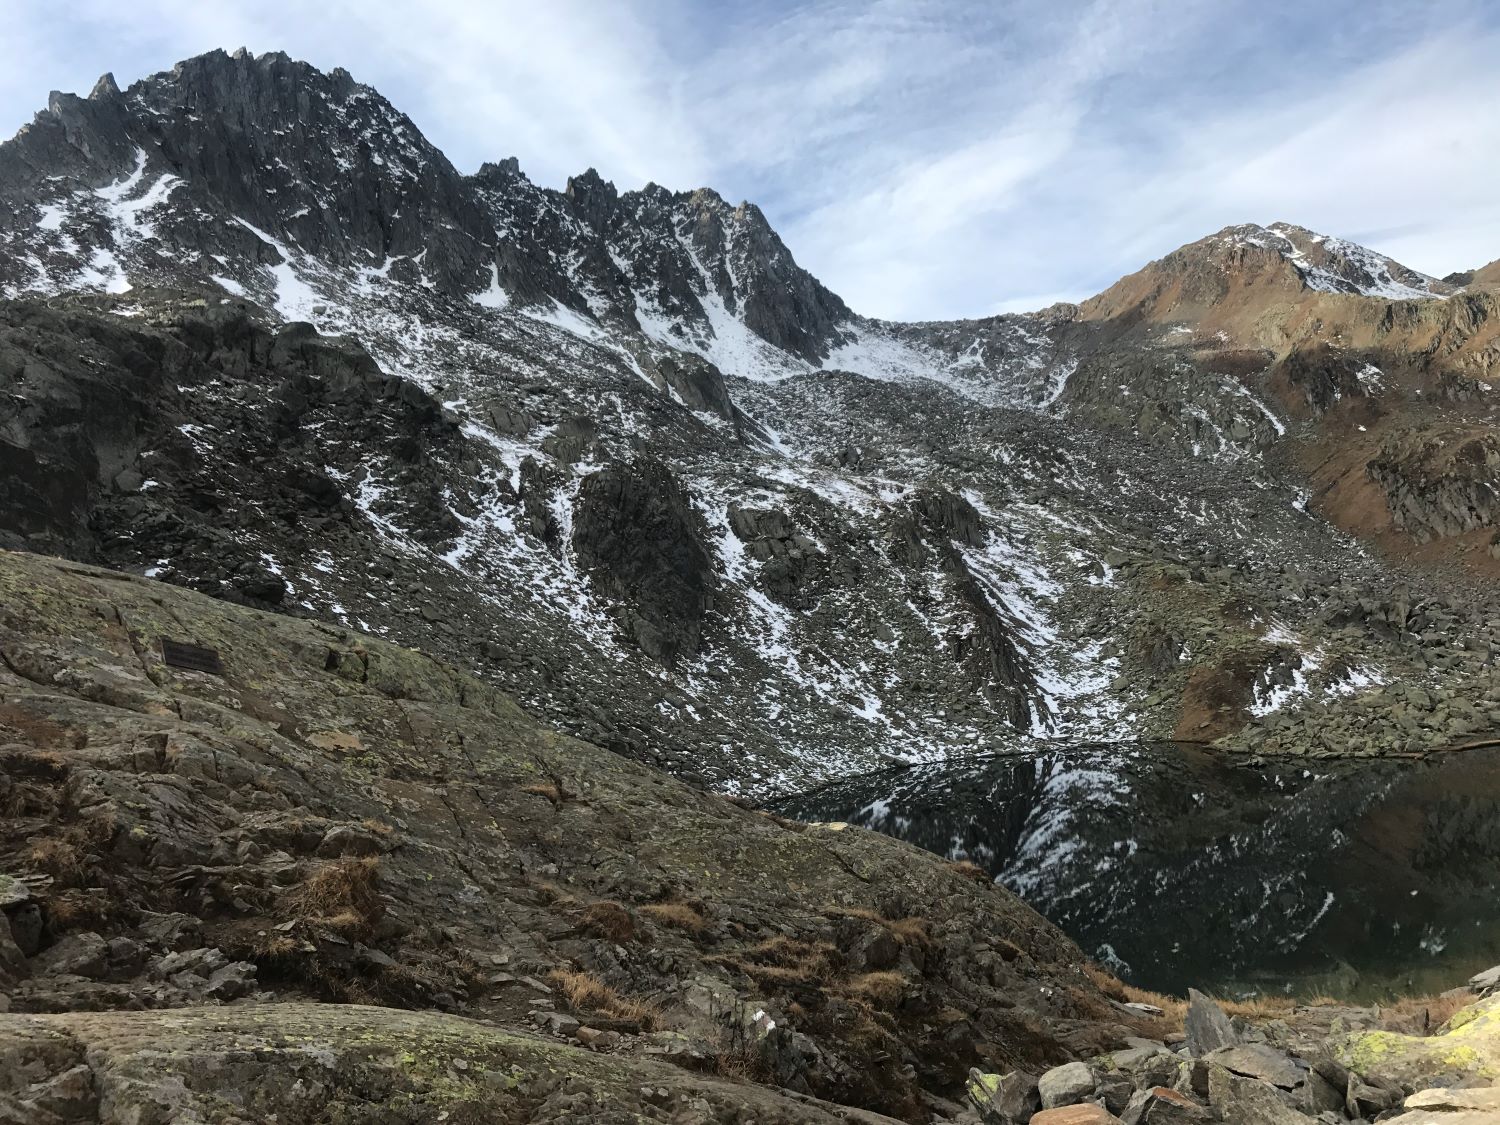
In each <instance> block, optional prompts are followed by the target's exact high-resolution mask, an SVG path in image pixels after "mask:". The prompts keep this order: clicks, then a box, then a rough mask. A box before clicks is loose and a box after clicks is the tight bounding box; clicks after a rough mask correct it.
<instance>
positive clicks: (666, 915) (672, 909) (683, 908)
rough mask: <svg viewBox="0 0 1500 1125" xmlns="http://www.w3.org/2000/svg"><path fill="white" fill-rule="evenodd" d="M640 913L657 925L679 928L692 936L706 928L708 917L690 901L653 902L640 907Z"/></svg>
mask: <svg viewBox="0 0 1500 1125" xmlns="http://www.w3.org/2000/svg"><path fill="white" fill-rule="evenodd" d="M640 913H642V914H644V915H645V916H646V917H647V918H650V919H651V920H652V921H653V922H655V923H656V924H657V925H658V926H666V927H668V928H670V929H674V930H681V931H683V933H686V934H689V935H691V936H693V937H697V936H698V935H699V934H701V933H703V931H704V930H706V929H708V919H707V918H705V917H704V916H703V911H702V910H700V909H699V908H698V907H697V906H695V905H693V904H692V903H687V902H653V903H650V904H648V905H646V906H643V907H641V908H640Z"/></svg>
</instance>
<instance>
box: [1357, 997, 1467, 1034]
mask: <svg viewBox="0 0 1500 1125" xmlns="http://www.w3.org/2000/svg"><path fill="white" fill-rule="evenodd" d="M1473 1001H1474V996H1473V995H1471V994H1469V993H1465V992H1457V991H1455V994H1453V995H1439V996H1403V997H1402V998H1401V999H1400V1000H1397V1001H1396V1002H1395V1003H1394V1004H1390V1005H1388V1006H1386V1007H1383V1008H1381V1010H1380V1027H1381V1030H1383V1031H1396V1032H1400V1033H1402V1034H1404V1035H1433V1034H1436V1032H1437V1030H1438V1029H1439V1028H1440V1027H1442V1026H1443V1024H1445V1023H1447V1022H1448V1021H1449V1020H1450V1019H1452V1018H1453V1015H1454V1013H1455V1012H1457V1011H1458V1010H1459V1009H1460V1008H1464V1007H1467V1006H1468V1005H1469V1004H1471V1003H1473Z"/></svg>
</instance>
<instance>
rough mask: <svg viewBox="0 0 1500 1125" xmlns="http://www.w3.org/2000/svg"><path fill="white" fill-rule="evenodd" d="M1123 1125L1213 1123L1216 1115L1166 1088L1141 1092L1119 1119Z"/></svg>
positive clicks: (1185, 1096) (1152, 1088)
mask: <svg viewBox="0 0 1500 1125" xmlns="http://www.w3.org/2000/svg"><path fill="white" fill-rule="evenodd" d="M1120 1120H1121V1121H1122V1122H1124V1125H1193V1123H1195V1122H1199V1121H1213V1120H1214V1112H1213V1110H1211V1109H1209V1108H1208V1107H1207V1106H1202V1105H1199V1104H1198V1103H1197V1102H1195V1101H1194V1100H1193V1099H1192V1098H1190V1097H1188V1096H1187V1095H1186V1094H1180V1093H1178V1092H1177V1091H1176V1090H1172V1089H1169V1088H1167V1087H1165V1086H1153V1087H1151V1088H1150V1089H1148V1090H1138V1091H1136V1093H1135V1095H1134V1096H1133V1097H1132V1098H1131V1099H1130V1104H1129V1105H1127V1106H1126V1107H1125V1112H1124V1113H1122V1114H1121V1115H1120Z"/></svg>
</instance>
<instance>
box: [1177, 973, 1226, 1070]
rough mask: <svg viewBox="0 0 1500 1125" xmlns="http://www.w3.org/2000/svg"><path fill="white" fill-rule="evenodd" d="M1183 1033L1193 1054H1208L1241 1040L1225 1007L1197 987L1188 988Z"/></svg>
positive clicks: (1189, 1051) (1189, 1050)
mask: <svg viewBox="0 0 1500 1125" xmlns="http://www.w3.org/2000/svg"><path fill="white" fill-rule="evenodd" d="M1182 1030H1183V1033H1184V1034H1185V1035H1186V1036H1187V1049H1188V1053H1189V1054H1191V1055H1206V1054H1208V1053H1209V1052H1211V1051H1218V1050H1221V1049H1222V1048H1224V1047H1233V1046H1235V1045H1237V1044H1238V1043H1239V1041H1240V1037H1239V1034H1238V1033H1237V1032H1236V1031H1235V1030H1234V1025H1233V1024H1232V1023H1230V1021H1229V1017H1228V1016H1227V1015H1225V1014H1224V1009H1223V1008H1221V1007H1219V1005H1218V1004H1217V1003H1216V1002H1215V1001H1214V1000H1213V999H1212V998H1210V997H1208V996H1205V995H1204V994H1203V993H1201V992H1199V991H1198V990H1197V989H1196V988H1190V989H1188V1010H1187V1015H1186V1016H1185V1017H1184V1019H1183V1027H1182Z"/></svg>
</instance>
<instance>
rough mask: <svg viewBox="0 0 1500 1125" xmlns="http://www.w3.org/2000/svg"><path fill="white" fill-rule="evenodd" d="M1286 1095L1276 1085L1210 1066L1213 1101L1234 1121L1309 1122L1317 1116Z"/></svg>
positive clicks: (1254, 1124) (1255, 1124) (1257, 1124)
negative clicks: (1296, 1105)
mask: <svg viewBox="0 0 1500 1125" xmlns="http://www.w3.org/2000/svg"><path fill="white" fill-rule="evenodd" d="M1284 1098H1285V1095H1284V1094H1282V1093H1280V1092H1279V1091H1278V1090H1277V1089H1276V1088H1275V1087H1274V1086H1270V1085H1267V1084H1266V1083H1264V1082H1261V1081H1259V1080H1257V1079H1254V1078H1245V1077H1242V1076H1241V1075H1238V1074H1235V1073H1233V1072H1232V1071H1230V1070H1227V1069H1225V1068H1224V1067H1222V1066H1210V1067H1209V1072H1208V1100H1209V1104H1210V1105H1212V1106H1213V1108H1214V1109H1216V1110H1218V1112H1219V1116H1220V1117H1222V1118H1223V1119H1224V1120H1225V1121H1227V1122H1228V1121H1232V1122H1234V1125H1308V1122H1311V1121H1315V1120H1316V1118H1313V1117H1309V1116H1308V1115H1307V1114H1305V1113H1302V1112H1299V1111H1298V1110H1295V1109H1293V1108H1292V1107H1291V1106H1289V1105H1288V1104H1287V1103H1286V1101H1285V1100H1284Z"/></svg>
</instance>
